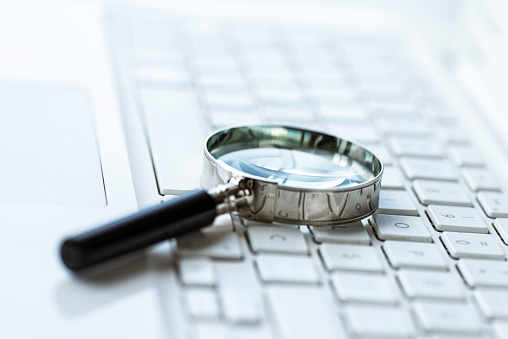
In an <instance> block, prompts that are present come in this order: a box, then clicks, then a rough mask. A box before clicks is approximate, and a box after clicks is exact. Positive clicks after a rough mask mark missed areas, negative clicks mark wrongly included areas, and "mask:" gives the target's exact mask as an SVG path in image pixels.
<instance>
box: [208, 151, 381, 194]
mask: <svg viewBox="0 0 508 339" xmlns="http://www.w3.org/2000/svg"><path fill="white" fill-rule="evenodd" d="M218 160H219V161H223V162H225V163H226V164H227V165H229V166H231V167H233V168H235V169H237V170H239V171H242V172H244V173H248V174H250V175H254V176H257V177H262V178H265V179H268V180H271V181H275V182H277V183H278V184H279V185H284V186H291V187H297V188H309V189H316V188H319V189H327V188H334V187H341V188H344V187H352V186H356V185H358V184H362V183H365V182H366V181H368V180H370V179H372V178H374V174H373V173H372V171H371V170H369V169H368V168H367V167H365V166H363V165H362V164H360V163H359V162H357V161H355V160H352V159H350V158H348V157H346V156H344V155H339V154H337V153H332V152H327V151H324V150H315V149H314V150H298V149H285V148H266V147H264V148H263V147H260V148H249V149H241V150H236V151H233V152H230V153H226V154H224V155H222V156H220V157H219V158H218Z"/></svg>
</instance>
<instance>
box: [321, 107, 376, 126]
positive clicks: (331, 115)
mask: <svg viewBox="0 0 508 339" xmlns="http://www.w3.org/2000/svg"><path fill="white" fill-rule="evenodd" d="M319 111H320V113H321V115H322V116H323V117H324V118H325V120H326V121H329V122H341V123H363V122H367V121H368V120H369V116H368V114H367V113H366V112H365V110H364V109H363V108H362V107H361V106H360V105H350V106H344V105H330V104H329V105H320V106H319Z"/></svg>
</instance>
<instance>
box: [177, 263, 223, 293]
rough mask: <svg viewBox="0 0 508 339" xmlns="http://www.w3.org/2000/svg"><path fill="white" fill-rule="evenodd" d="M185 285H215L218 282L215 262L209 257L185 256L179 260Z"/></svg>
mask: <svg viewBox="0 0 508 339" xmlns="http://www.w3.org/2000/svg"><path fill="white" fill-rule="evenodd" d="M178 264H179V267H180V278H181V279H182V283H183V284H184V285H198V286H199V285H201V286H214V285H216V284H217V276H216V274H215V271H214V268H213V263H212V261H211V260H210V259H208V258H183V259H180V261H179V262H178Z"/></svg>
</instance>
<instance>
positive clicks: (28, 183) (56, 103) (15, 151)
mask: <svg viewBox="0 0 508 339" xmlns="http://www.w3.org/2000/svg"><path fill="white" fill-rule="evenodd" d="M90 106H91V105H90V102H89V98H88V96H87V93H86V91H84V90H81V89H75V88H64V87H62V88H58V87H50V86H47V87H46V86H35V85H34V86H31V85H18V84H5V83H0V145H1V146H0V202H4V203H5V202H6V203H15V204H45V205H47V204H50V205H65V206H76V207H79V206H83V207H88V206H90V207H92V206H101V205H105V204H106V196H105V191H104V184H103V180H102V170H101V162H100V158H99V152H98V146H97V138H96V134H95V127H94V122H93V117H92V112H91V107H90Z"/></svg>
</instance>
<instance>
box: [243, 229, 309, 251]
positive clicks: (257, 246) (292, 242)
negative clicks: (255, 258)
mask: <svg viewBox="0 0 508 339" xmlns="http://www.w3.org/2000/svg"><path fill="white" fill-rule="evenodd" d="M247 235H248V237H249V242H250V245H251V247H252V250H253V251H254V252H256V253H259V252H272V253H294V254H307V253H308V251H309V249H308V248H307V243H306V242H305V238H304V237H303V234H302V233H301V232H300V230H299V229H298V227H294V228H291V227H284V226H282V227H280V226H279V227H268V226H249V227H248V229H247Z"/></svg>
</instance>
